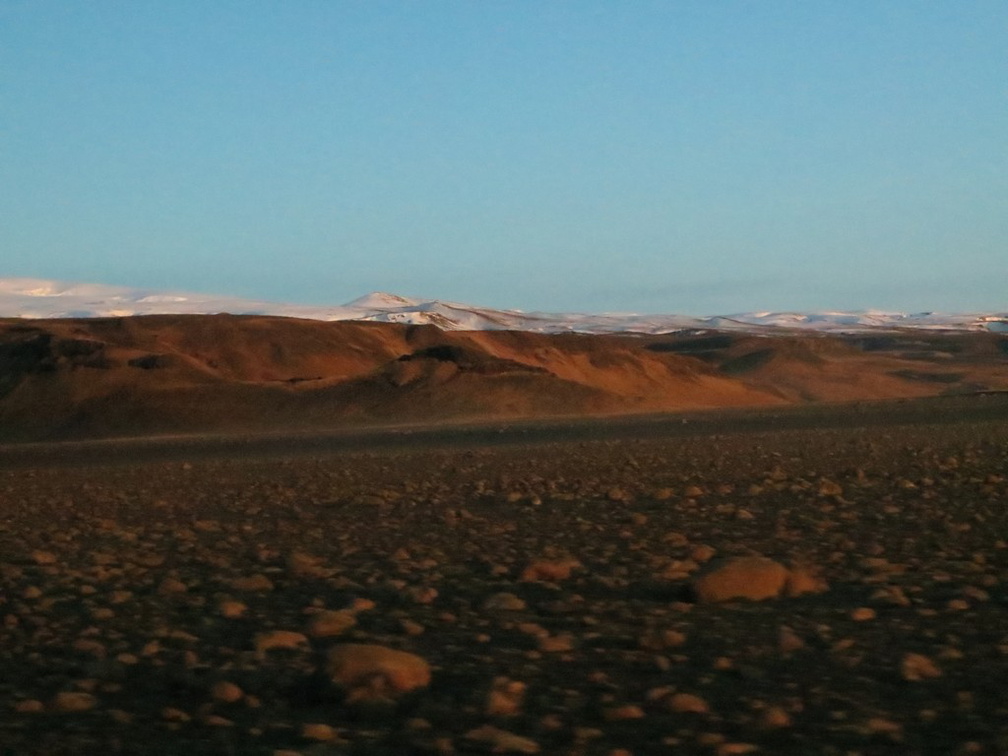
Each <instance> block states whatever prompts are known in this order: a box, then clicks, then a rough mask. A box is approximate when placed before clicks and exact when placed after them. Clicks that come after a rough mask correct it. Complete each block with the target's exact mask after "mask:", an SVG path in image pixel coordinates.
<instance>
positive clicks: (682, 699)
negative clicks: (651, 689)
mask: <svg viewBox="0 0 1008 756" xmlns="http://www.w3.org/2000/svg"><path fill="white" fill-rule="evenodd" d="M668 706H669V709H671V710H672V711H674V712H676V713H677V714H707V713H709V712H710V707H709V706H708V705H707V702H706V701H704V700H703V699H702V698H700V696H695V695H693V694H692V693H675V694H674V695H672V696H671V697H670V698H669V700H668Z"/></svg>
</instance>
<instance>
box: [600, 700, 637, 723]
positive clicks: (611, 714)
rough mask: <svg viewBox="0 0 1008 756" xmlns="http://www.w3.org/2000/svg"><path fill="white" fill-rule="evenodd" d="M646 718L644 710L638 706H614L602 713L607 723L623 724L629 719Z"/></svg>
mask: <svg viewBox="0 0 1008 756" xmlns="http://www.w3.org/2000/svg"><path fill="white" fill-rule="evenodd" d="M644 716H645V715H644V709H642V708H641V707H640V706H637V705H636V704H623V705H622V706H614V707H612V708H609V709H606V710H604V711H603V712H602V717H603V719H605V720H606V721H607V722H621V721H624V720H627V719H643V718H644Z"/></svg>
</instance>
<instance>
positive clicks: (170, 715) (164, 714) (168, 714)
mask: <svg viewBox="0 0 1008 756" xmlns="http://www.w3.org/2000/svg"><path fill="white" fill-rule="evenodd" d="M161 719H163V720H165V721H166V722H189V721H190V720H192V717H191V716H189V715H188V714H187V713H186V712H184V711H182V709H176V708H175V707H174V706H165V707H164V708H163V709H161Z"/></svg>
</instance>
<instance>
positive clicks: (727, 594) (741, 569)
mask: <svg viewBox="0 0 1008 756" xmlns="http://www.w3.org/2000/svg"><path fill="white" fill-rule="evenodd" d="M788 576H789V573H788V570H787V568H786V567H785V566H784V565H782V564H781V563H780V562H775V561H774V560H772V559H767V558H765V557H736V558H733V559H726V560H719V561H717V562H713V563H711V565H710V567H709V568H708V569H706V570H704V571H703V572H702V573H701V574H700V575H698V576H697V578H696V579H695V580H694V581H693V591H694V593H695V595H696V597H697V600H698V601H701V602H704V603H709V602H715V601H730V600H732V599H750V600H752V601H763V600H764V599H769V598H777V597H778V596H780V595H781V594H782V593H783V592H784V588H785V586H786V585H787V581H788Z"/></svg>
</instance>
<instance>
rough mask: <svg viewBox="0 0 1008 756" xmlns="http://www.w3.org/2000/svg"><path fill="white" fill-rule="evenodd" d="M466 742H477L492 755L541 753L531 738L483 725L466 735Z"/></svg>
mask: <svg viewBox="0 0 1008 756" xmlns="http://www.w3.org/2000/svg"><path fill="white" fill-rule="evenodd" d="M465 738H466V740H472V741H475V742H477V743H479V744H481V745H483V746H485V747H487V748H489V749H490V751H491V753H539V751H540V748H539V744H538V743H536V742H535V741H534V740H531V739H530V738H524V737H522V736H520V735H515V734H514V733H513V732H508V731H507V730H501V729H499V728H497V727H494V726H492V725H483V726H482V727H477V728H476V729H474V730H469V732H467V733H466V734H465Z"/></svg>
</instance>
